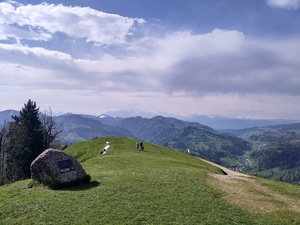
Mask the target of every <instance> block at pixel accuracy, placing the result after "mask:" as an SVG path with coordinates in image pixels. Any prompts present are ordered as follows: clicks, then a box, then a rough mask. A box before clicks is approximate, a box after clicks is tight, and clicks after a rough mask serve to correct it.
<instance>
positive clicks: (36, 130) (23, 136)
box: [6, 99, 44, 182]
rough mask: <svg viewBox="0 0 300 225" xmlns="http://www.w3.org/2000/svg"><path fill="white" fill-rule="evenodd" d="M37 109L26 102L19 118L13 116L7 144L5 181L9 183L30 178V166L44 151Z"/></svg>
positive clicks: (34, 105) (32, 104)
mask: <svg viewBox="0 0 300 225" xmlns="http://www.w3.org/2000/svg"><path fill="white" fill-rule="evenodd" d="M39 115H40V112H39V108H37V106H36V103H35V102H33V101H31V100H30V99H29V100H28V102H27V104H24V107H23V108H22V109H21V111H20V114H19V116H13V119H14V122H13V123H12V124H11V127H10V129H11V136H10V141H9V143H8V154H7V171H6V173H7V179H8V180H9V182H14V181H17V180H22V179H27V178H30V164H31V163H32V161H33V160H34V159H35V158H36V157H37V156H38V155H39V154H40V153H42V152H43V150H44V134H43V129H42V123H41V121H40V119H39Z"/></svg>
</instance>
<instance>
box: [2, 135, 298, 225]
mask: <svg viewBox="0 0 300 225" xmlns="http://www.w3.org/2000/svg"><path fill="white" fill-rule="evenodd" d="M107 141H108V142H109V143H110V145H111V147H110V148H109V149H108V152H107V153H106V154H104V155H100V154H99V151H100V150H101V149H102V148H103V147H104V145H105V144H106V142H107ZM135 142H136V140H134V139H128V138H118V137H106V138H99V139H95V140H92V141H85V142H80V143H76V144H74V145H72V146H70V147H68V148H67V149H66V152H68V153H69V154H72V155H74V156H75V157H77V158H78V160H79V161H80V162H81V164H82V165H83V167H84V168H85V170H86V171H87V173H88V174H90V175H91V177H92V182H91V183H89V184H84V185H81V186H77V187H74V188H69V189H64V190H61V191H53V190H47V189H28V188H26V185H27V184H28V183H29V182H30V180H24V181H20V182H17V183H14V184H11V185H6V186H2V187H0V207H1V213H0V224H207V225H208V224H214V225H215V224H216V225H218V224H219V225H221V224H222V225H223V224H249V225H250V224H251V225H255V224H270V225H271V224H272V225H276V224H278V225H279V224H299V222H300V212H299V204H298V206H297V205H296V207H294V208H292V207H287V205H289V204H290V203H289V202H284V201H283V200H281V199H278V198H276V196H272V195H271V196H268V195H267V193H264V192H263V191H262V190H259V189H254V188H253V187H254V186H255V184H257V185H259V186H261V187H266V188H268V189H270V190H272V193H279V194H280V195H281V196H285V197H286V199H289V198H290V199H291V198H292V199H293V202H292V203H294V202H295V201H296V203H299V200H300V190H299V187H297V186H293V185H287V184H283V183H278V182H271V181H266V180H262V179H257V178H252V177H250V178H248V179H249V182H251V183H252V184H253V185H252V186H249V187H248V192H246V194H245V195H242V198H243V199H242V198H241V195H237V196H235V195H231V196H229V197H230V198H229V199H228V194H227V192H225V191H224V190H222V189H220V187H219V186H222V185H220V183H218V185H215V183H214V182H220V181H219V180H217V179H216V178H215V177H214V176H217V174H219V175H218V176H221V177H227V176H226V175H222V174H223V173H222V171H221V170H220V169H219V168H216V167H214V166H212V165H209V164H207V163H205V162H202V161H200V160H199V159H198V158H196V157H191V156H190V155H187V154H183V153H180V152H177V151H173V150H171V149H168V148H164V147H161V146H157V145H152V144H148V143H145V150H144V151H140V150H136V149H135ZM211 174H214V176H212V175H211ZM230 182H232V184H230ZM221 184H222V183H221ZM224 184H225V183H224ZM226 186H227V187H228V188H229V187H231V188H233V190H234V191H235V192H238V191H239V190H240V187H245V183H244V181H243V180H241V181H238V182H235V180H234V179H233V180H231V181H229V182H226ZM249 192H250V193H253V192H255V193H257V195H256V197H257V198H256V199H252V200H253V201H252V206H253V207H254V208H255V207H256V206H259V205H261V204H262V203H263V204H269V205H274V206H275V210H273V211H260V212H256V211H253V210H250V209H248V208H246V207H245V206H243V205H240V204H237V203H236V202H235V200H239V201H244V199H245V200H247V199H249V196H248V195H247V193H249ZM250 197H252V196H250ZM266 197H267V198H266Z"/></svg>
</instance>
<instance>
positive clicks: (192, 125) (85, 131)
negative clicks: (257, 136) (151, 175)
mask: <svg viewBox="0 0 300 225" xmlns="http://www.w3.org/2000/svg"><path fill="white" fill-rule="evenodd" d="M56 120H57V122H59V123H61V124H64V127H65V129H64V132H63V134H62V136H63V137H64V138H65V140H66V141H67V143H74V142H78V141H82V140H89V139H92V138H95V137H104V136H110V135H113V136H120V137H131V138H135V139H138V140H139V141H143V142H149V143H153V144H158V145H163V146H167V147H170V148H174V149H176V150H179V151H182V152H186V151H187V148H190V150H191V154H192V155H197V156H200V157H203V158H206V159H209V160H212V161H214V162H219V163H222V164H223V165H229V164H230V166H231V167H238V166H240V162H239V160H240V158H241V156H242V155H243V154H244V152H245V151H249V150H250V149H251V148H250V144H249V143H248V142H247V141H244V140H243V139H240V138H237V137H235V136H233V135H229V134H225V133H220V132H218V131H215V130H213V129H212V128H210V127H208V126H204V125H202V124H199V123H196V122H186V121H182V120H178V119H175V118H171V117H163V116H155V117H153V118H143V117H140V116H138V117H131V118H119V117H118V118H113V117H109V116H107V115H102V116H99V117H96V116H88V115H74V114H67V115H62V116H59V117H56Z"/></svg>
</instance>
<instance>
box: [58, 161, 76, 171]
mask: <svg viewBox="0 0 300 225" xmlns="http://www.w3.org/2000/svg"><path fill="white" fill-rule="evenodd" d="M57 166H58V168H59V171H60V173H67V172H70V171H72V170H74V167H73V164H72V161H71V160H70V159H67V160H62V161H58V162H57Z"/></svg>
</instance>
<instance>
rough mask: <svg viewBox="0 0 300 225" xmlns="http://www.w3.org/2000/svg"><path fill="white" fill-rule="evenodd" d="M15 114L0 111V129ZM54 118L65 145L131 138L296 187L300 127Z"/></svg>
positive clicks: (102, 117) (299, 179)
mask: <svg viewBox="0 0 300 225" xmlns="http://www.w3.org/2000/svg"><path fill="white" fill-rule="evenodd" d="M17 114H18V112H17V111H13V110H6V111H3V112H0V124H1V121H4V120H5V121H11V115H17ZM54 119H55V121H56V122H57V124H62V125H63V127H64V130H63V132H62V133H61V135H60V136H61V139H62V140H63V142H65V143H66V144H67V145H71V144H73V143H75V142H80V141H84V140H90V139H95V138H98V137H104V136H119V137H129V138H134V139H137V140H140V141H143V142H148V143H152V144H157V145H161V146H165V147H169V148H172V149H175V150H179V151H182V152H187V151H189V152H190V154H191V155H194V156H199V157H202V158H205V159H208V160H211V161H213V162H217V163H219V164H221V165H224V166H226V167H229V168H232V169H234V170H237V171H242V172H248V173H252V174H255V175H258V176H262V177H267V178H272V179H277V180H281V181H287V182H291V183H298V184H300V163H299V162H300V156H299V152H300V142H299V140H300V123H293V124H283V125H274V126H257V127H250V128H245V129H239V130H232V129H228V130H226V132H221V131H217V130H215V129H213V128H211V127H209V126H206V125H203V124H200V123H198V122H189V121H184V120H180V119H176V118H173V117H164V116H154V117H152V118H144V117H141V116H134V117H128V118H121V117H112V116H108V115H106V114H102V115H100V116H94V115H79V114H72V113H68V114H63V115H59V116H54ZM188 149H189V150H188Z"/></svg>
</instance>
